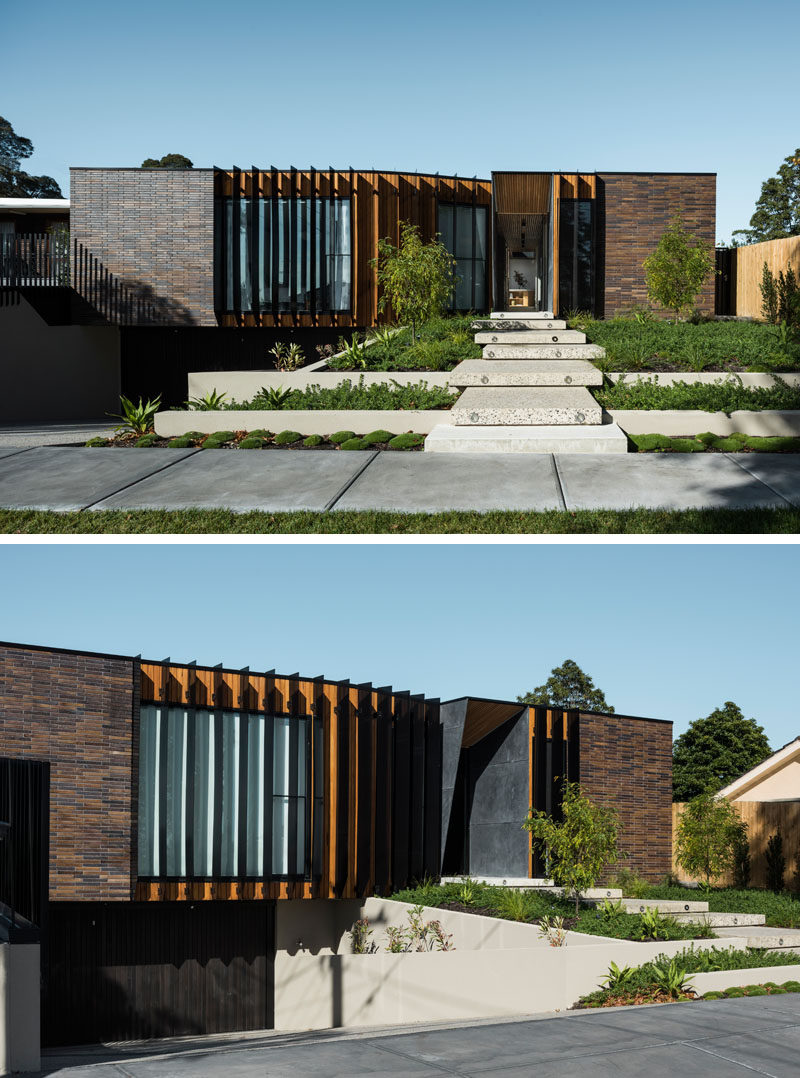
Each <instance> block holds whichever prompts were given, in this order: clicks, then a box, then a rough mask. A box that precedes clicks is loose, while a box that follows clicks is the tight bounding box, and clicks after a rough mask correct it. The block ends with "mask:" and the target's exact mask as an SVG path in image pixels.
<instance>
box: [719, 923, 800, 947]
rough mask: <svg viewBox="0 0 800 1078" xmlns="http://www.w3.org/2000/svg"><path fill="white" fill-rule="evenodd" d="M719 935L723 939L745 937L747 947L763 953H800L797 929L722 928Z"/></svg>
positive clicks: (799, 939)
mask: <svg viewBox="0 0 800 1078" xmlns="http://www.w3.org/2000/svg"><path fill="white" fill-rule="evenodd" d="M717 935H718V936H719V937H720V938H721V939H727V938H728V937H729V936H734V937H736V938H739V937H744V938H745V939H746V940H747V946H748V947H753V948H756V949H757V950H763V951H800V931H798V930H797V929H796V928H766V927H762V928H760V929H759V928H754V929H750V930H748V929H746V928H745V929H744V931H742V929H740V928H720V929H719V930H718V932H717Z"/></svg>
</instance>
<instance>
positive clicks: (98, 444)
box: [86, 438, 111, 449]
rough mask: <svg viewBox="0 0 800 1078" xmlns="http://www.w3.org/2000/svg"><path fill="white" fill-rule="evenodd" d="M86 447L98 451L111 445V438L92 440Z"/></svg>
mask: <svg viewBox="0 0 800 1078" xmlns="http://www.w3.org/2000/svg"><path fill="white" fill-rule="evenodd" d="M86 445H87V446H88V447H89V448H90V449H97V448H100V447H101V446H104V445H111V439H110V438H90V439H89V441H88V442H87V443H86Z"/></svg>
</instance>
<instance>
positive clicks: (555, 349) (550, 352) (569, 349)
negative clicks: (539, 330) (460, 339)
mask: <svg viewBox="0 0 800 1078" xmlns="http://www.w3.org/2000/svg"><path fill="white" fill-rule="evenodd" d="M605 354H606V350H605V348H601V347H600V345H599V344H505V343H504V342H503V341H502V339H501V342H500V343H499V344H487V345H486V347H485V348H484V349H483V358H484V359H602V358H603V356H605Z"/></svg>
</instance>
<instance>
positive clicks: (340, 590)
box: [0, 543, 800, 748]
mask: <svg viewBox="0 0 800 1078" xmlns="http://www.w3.org/2000/svg"><path fill="white" fill-rule="evenodd" d="M799 560H800V554H798V548H797V546H794V545H785V546H784V545H774V546H773V545H769V546H756V545H741V546H739V545H716V544H715V545H688V544H687V545H667V544H654V545H599V544H594V545H560V544H559V545H550V544H545V545H536V544H520V545H490V544H483V543H481V544H449V543H444V544H428V543H423V544H402V545H396V544H375V543H367V544H341V545H339V544H330V543H329V544H316V543H315V544H291V545H289V544H287V545H283V544H279V545H272V544H254V545H239V544H236V545H218V544H196V545H186V544H176V545H164V544H153V545H149V544H139V545H132V544H127V543H124V544H108V543H106V544H102V545H86V544H75V545H65V544H52V545H27V546H26V545H16V544H11V545H2V546H0V579H2V581H3V587H2V599H0V640H5V641H16V642H20V643H29V644H48V645H56V646H59V647H68V648H75V649H78V650H80V649H85V650H92V651H108V652H112V653H119V654H126V655H135V654H138V653H142V654H143V656H144V657H145V658H150V659H162V658H165V657H166V656H171V657H172V659H173V660H175V661H178V662H190V661H192V660H197V661H198V662H200V663H203V664H208V665H213V664H215V663H218V662H222V663H224V664H225V665H226V666H234V667H239V666H248V665H249V666H250V667H251V668H252V669H254V670H258V669H260V670H265V669H272V668H273V667H274V668H276V669H277V670H278V671H279V672H281V673H293V672H294V671H300V672H301V673H303V674H306V675H308V676H315V675H318V674H325V675H326V676H328V677H331V678H334V679H342V678H348V677H349V678H350V679H351V680H353V681H372V682H373V683H374V684H376V685H394V687H395V688H397V689H409V690H411V691H412V692H424V693H425V694H426V695H428V696H440V697H441V698H442V699H450V698H452V697H455V696H464V695H469V694H473V695H477V696H488V697H494V698H501V699H511V700H513V699H514V698H515V697H516V696H517V695H518V694H519V693H523V692H525V691H527V690H529V689H532V688H534V687H535V686H536V685H540V684H542V683H543V682H544V681H545V680H546V679H547V677H548V675H549V673H550V670H551V669H552V668H553V667H554V666H556V665H558V664H560V663H561V662H562V661H563V660H564V659H566V658H571V659H574V660H575V661H576V662H577V663H579V664H580V666H582V667H583V669H584V670H586V672H587V673H589V674H590V675H591V676H592V677H593V678H594V680H595V684H596V685H598V686H599V687H600V688H602V689H603V691H604V692H605V694H606V698H607V700H608V702H609V703H610V704H611V705H612V706H613V707H614V708H616V710H617V711H618V712H620V713H628V714H632V715H644V716H652V717H655V718H664V719H671V720H673V721H674V723H675V734H676V735H677V734H679V733H681V732H682V731H683V730H684V729H685V728H686V726H687V724H688V723H689V722H690V721H691V720H692V719H695V718H698V717H700V716H705V715H708V714H709V712H711V711H712V710H713V709H714V708H715V707H719V706H721V705H722V704H723V703H724V702H725V701H726V700H733V701H735V702H736V703H737V704H738V705H739V706H740V707H741V708H742V709H743V711H744V712H745V715H747V716H748V717H754V718H755V719H756V720H757V721H758V722H759V723H760V724H762V725H763V726H764V728H765V730H766V732H767V735H768V737H769V739H770V742H771V744H772V745H773V747H775V748H777V747H780V746H781V745H783V744H784V743H785V742H787V741H790V740H791V739H792V738H794V737H796V736H797V735H798V734H800V708H798V695H797V664H798V656H799V655H800V649H799V648H798V635H799V634H798V610H800V573H799V572H798V567H799V566H798V561H799Z"/></svg>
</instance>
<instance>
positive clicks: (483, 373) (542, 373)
mask: <svg viewBox="0 0 800 1078" xmlns="http://www.w3.org/2000/svg"><path fill="white" fill-rule="evenodd" d="M602 384H603V375H602V373H601V372H600V371H599V370H598V369H597V367H594V366H592V364H591V363H587V362H586V360H584V359H571V360H569V359H567V360H565V359H550V360H547V359H529V360H524V359H515V360H493V361H492V360H486V359H466V360H464V362H463V363H459V365H458V366H457V367H455V368H454V369H453V370H452V371H451V372H450V385H451V386H457V387H459V388H466V387H467V386H573V385H574V386H599V385H602Z"/></svg>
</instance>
